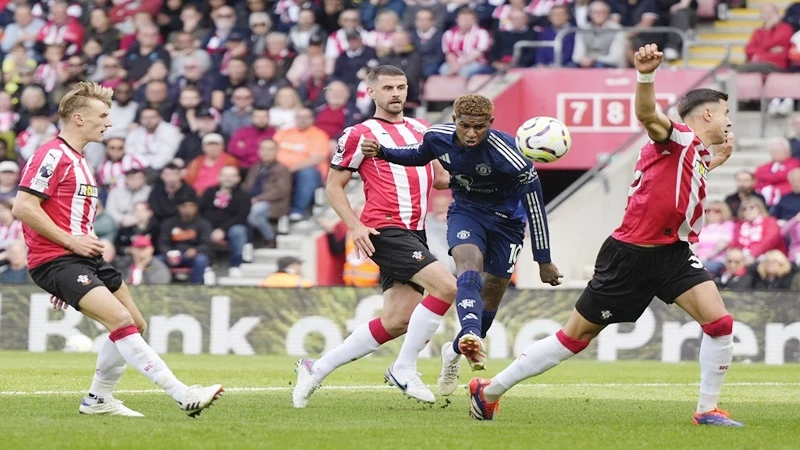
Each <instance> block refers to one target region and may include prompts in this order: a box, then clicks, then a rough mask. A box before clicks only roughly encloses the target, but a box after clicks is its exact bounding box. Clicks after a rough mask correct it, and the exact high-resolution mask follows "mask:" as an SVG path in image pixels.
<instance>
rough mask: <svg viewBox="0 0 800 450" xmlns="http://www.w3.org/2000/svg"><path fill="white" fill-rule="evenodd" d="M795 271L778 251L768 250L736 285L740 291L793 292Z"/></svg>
mask: <svg viewBox="0 0 800 450" xmlns="http://www.w3.org/2000/svg"><path fill="white" fill-rule="evenodd" d="M796 276H797V269H796V268H795V267H794V266H793V265H792V263H791V262H789V260H788V259H787V258H786V255H784V254H783V253H782V252H780V251H779V250H770V251H768V252H767V253H765V254H764V256H763V257H762V258H761V260H760V261H759V262H758V264H757V265H753V266H752V267H750V268H749V269H748V270H747V273H746V274H745V275H744V276H742V278H741V279H740V280H739V282H738V283H737V287H738V288H740V289H754V290H759V291H774V290H790V289H791V290H795V289H797V287H796V285H797V283H796V282H795V281H794V279H795V277H796Z"/></svg>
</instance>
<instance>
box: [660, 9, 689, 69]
mask: <svg viewBox="0 0 800 450" xmlns="http://www.w3.org/2000/svg"><path fill="white" fill-rule="evenodd" d="M657 4H658V19H659V23H658V25H661V26H665V27H673V28H677V29H679V30H681V31H683V32H687V31H690V30H693V29H694V27H695V25H697V0H657ZM664 38H665V43H664V59H665V60H667V61H675V60H677V59H680V57H681V49H682V48H683V40H682V39H681V37H680V36H679V35H677V34H675V33H666V34H665V35H664Z"/></svg>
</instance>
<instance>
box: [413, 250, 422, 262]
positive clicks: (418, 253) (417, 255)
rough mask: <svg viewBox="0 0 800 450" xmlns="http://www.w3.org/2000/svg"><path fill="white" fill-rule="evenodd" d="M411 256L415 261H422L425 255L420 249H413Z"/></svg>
mask: <svg viewBox="0 0 800 450" xmlns="http://www.w3.org/2000/svg"><path fill="white" fill-rule="evenodd" d="M411 257H412V258H414V259H415V260H417V261H422V260H423V259H425V255H423V254H422V252H421V251H415V252H414V253H412V254H411Z"/></svg>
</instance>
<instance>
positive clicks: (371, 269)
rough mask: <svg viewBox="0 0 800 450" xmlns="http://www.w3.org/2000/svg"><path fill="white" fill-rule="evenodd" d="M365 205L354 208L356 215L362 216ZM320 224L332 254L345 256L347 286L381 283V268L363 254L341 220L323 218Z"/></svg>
mask: <svg viewBox="0 0 800 450" xmlns="http://www.w3.org/2000/svg"><path fill="white" fill-rule="evenodd" d="M363 211H364V205H363V204H359V205H356V206H355V207H354V208H353V212H354V213H355V214H356V217H361V213H362V212H363ZM318 224H319V226H320V227H321V228H322V229H323V230H325V232H326V233H327V236H328V248H329V250H330V252H331V255H334V256H339V255H343V256H344V265H343V266H342V282H343V283H344V285H345V286H354V287H374V286H378V284H379V283H380V268H379V267H378V265H377V264H375V262H374V261H372V260H371V259H370V258H367V257H364V256H361V255H360V254H359V252H358V251H357V249H356V246H355V243H354V242H353V237H352V235H351V234H350V233H349V232H348V230H347V227H346V226H345V225H344V223H343V222H341V221H340V220H338V219H337V220H330V219H327V220H326V219H321V220H319V221H318Z"/></svg>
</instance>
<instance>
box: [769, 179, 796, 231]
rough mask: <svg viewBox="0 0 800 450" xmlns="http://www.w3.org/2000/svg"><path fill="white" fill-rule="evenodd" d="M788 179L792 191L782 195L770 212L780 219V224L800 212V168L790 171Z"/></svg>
mask: <svg viewBox="0 0 800 450" xmlns="http://www.w3.org/2000/svg"><path fill="white" fill-rule="evenodd" d="M787 180H788V181H789V186H790V187H791V192H789V193H788V194H785V195H782V196H781V199H780V200H779V201H778V203H776V204H775V205H773V206H772V208H771V209H770V214H771V215H772V216H773V217H775V218H776V219H778V223H780V224H783V223H784V222H785V221H787V220H789V219H791V218H792V217H794V216H796V215H797V213H798V212H800V168H799V169H792V170H791V171H789V174H788V175H787Z"/></svg>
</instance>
